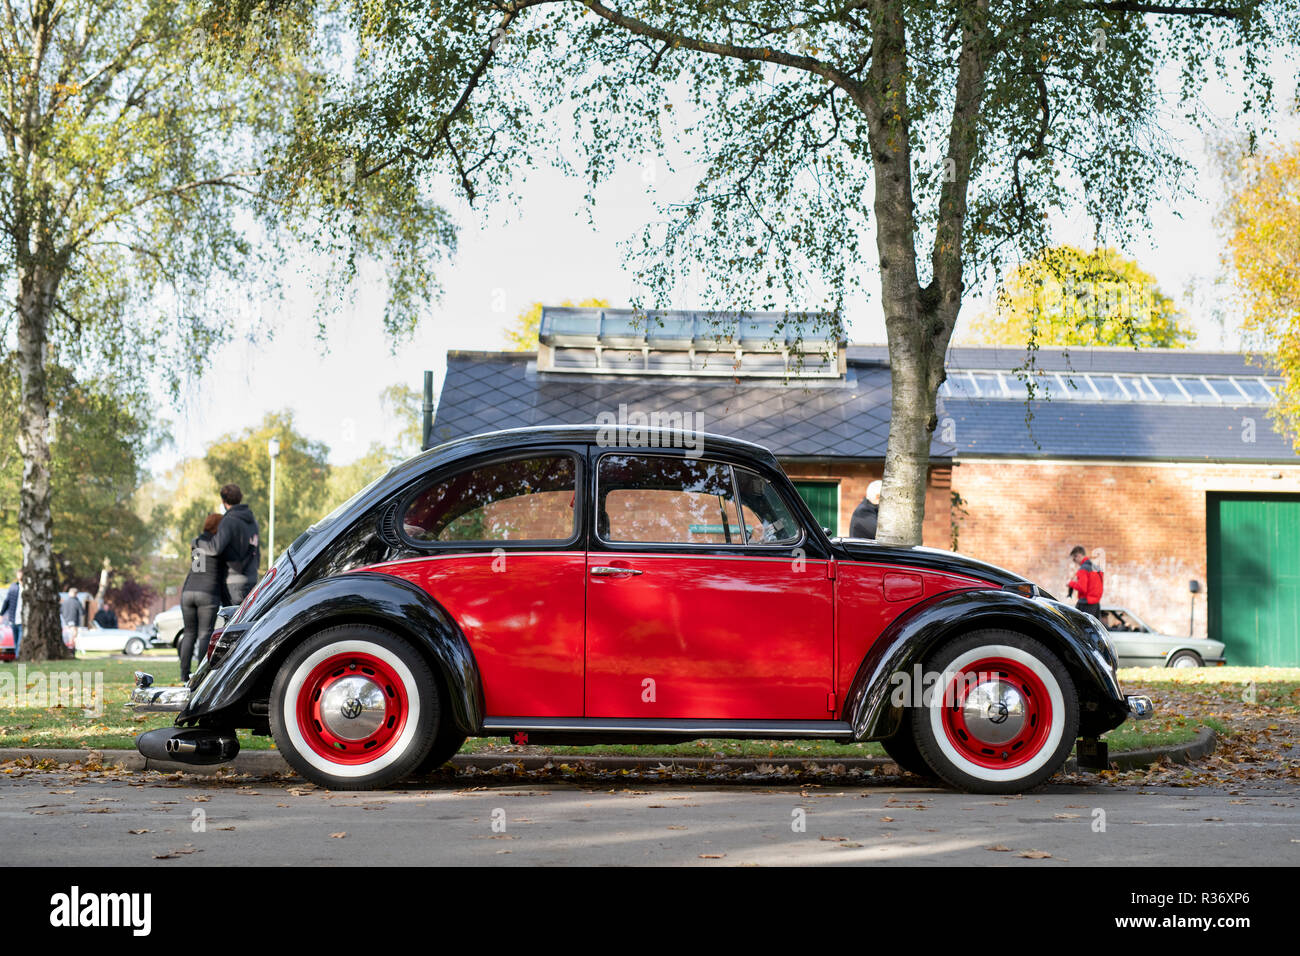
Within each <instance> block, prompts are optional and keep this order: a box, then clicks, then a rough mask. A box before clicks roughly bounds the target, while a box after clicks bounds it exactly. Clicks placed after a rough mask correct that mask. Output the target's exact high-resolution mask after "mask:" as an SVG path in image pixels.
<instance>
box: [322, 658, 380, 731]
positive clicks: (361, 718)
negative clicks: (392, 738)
mask: <svg viewBox="0 0 1300 956" xmlns="http://www.w3.org/2000/svg"><path fill="white" fill-rule="evenodd" d="M384 701H385V694H384V689H383V688H382V687H380V686H379V685H378V684H377V683H375V682H374V681H373V680H371V679H370V678H369V677H364V676H362V675H359V674H349V675H348V676H347V677H343V678H340V679H339V680H336V681H335V682H334V683H333V684H331V685H330V686H329V688H328V689H327V690H326V691H325V693H323V694H322V695H321V699H320V710H319V713H320V721H321V723H322V724H324V725H325V727H326V729H327V730H329V732H330V733H331V734H333V735H334V736H335V737H338V738H339V739H341V740H364V739H366V738H367V737H369V736H370V735H371V734H373V733H375V731H377V730H379V728H380V727H381V726H383V723H384V717H385V714H386V707H385V704H384Z"/></svg>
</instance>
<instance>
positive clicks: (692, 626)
mask: <svg viewBox="0 0 1300 956" xmlns="http://www.w3.org/2000/svg"><path fill="white" fill-rule="evenodd" d="M826 563H827V562H825V561H806V562H802V570H800V571H794V570H792V564H793V562H792V561H791V560H790V558H789V557H782V558H775V557H759V556H742V555H736V556H734V557H732V556H729V555H698V556H697V555H689V554H649V553H636V554H628V553H625V552H621V553H610V552H592V553H590V554H589V555H588V564H589V565H591V566H597V565H604V566H610V567H628V568H631V569H634V570H639V571H642V572H643V573H642V574H640V575H636V576H626V577H623V576H616V577H593V576H590V575H589V576H588V579H587V642H586V644H587V698H586V705H587V706H586V716H588V717H617V718H647V719H656V718H699V719H710V718H720V719H734V720H747V719H752V720H785V719H789V720H819V719H820V720H825V719H829V718H830V717H831V714H830V712H829V711H828V710H827V698H828V695H829V694H830V692H831V690H832V689H833V684H832V680H833V661H834V617H833V590H832V589H833V582H832V581H830V580H829V579H828V578H827V575H826ZM647 680H651V681H653V682H654V683H653V685H649V684H646V681H647ZM651 690H653V693H651V692H650V691H651Z"/></svg>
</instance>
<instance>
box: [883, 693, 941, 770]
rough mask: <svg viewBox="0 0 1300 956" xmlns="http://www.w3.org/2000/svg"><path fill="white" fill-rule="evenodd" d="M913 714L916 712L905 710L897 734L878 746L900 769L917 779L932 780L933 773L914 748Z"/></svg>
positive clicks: (915, 747) (923, 712)
mask: <svg viewBox="0 0 1300 956" xmlns="http://www.w3.org/2000/svg"><path fill="white" fill-rule="evenodd" d="M915 713H916V711H914V710H911V709H909V710H905V711H904V712H903V721H902V723H901V724H900V725H899V728H898V730H897V732H895V734H894V736H892V737H889V738H886V739H885V740H882V741H880V745H881V746H882V747H884V748H885V753H887V754H889V759H890V760H892V761H894V763H896V764H898V766H899V768H900V769H902V770H906V771H907V772H908V773H911V774H915V775H916V776H918V777H930V778H933V777H934V771H933V770H931V769H930V765H929V764H928V763H926V762H925V758H924V757H922V756H921V751H920V750H919V749H918V748H917V746H916V737H915V736H914V735H913V732H912V718H913V716H914V715H915ZM921 714H922V715H924V714H925V711H921Z"/></svg>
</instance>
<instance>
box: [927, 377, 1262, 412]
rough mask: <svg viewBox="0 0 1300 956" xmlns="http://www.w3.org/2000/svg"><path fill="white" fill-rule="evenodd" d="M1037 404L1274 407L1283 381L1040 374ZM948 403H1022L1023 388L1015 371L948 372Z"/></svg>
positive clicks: (945, 387) (944, 391)
mask: <svg viewBox="0 0 1300 956" xmlns="http://www.w3.org/2000/svg"><path fill="white" fill-rule="evenodd" d="M1036 381H1037V383H1038V388H1037V389H1036V390H1035V393H1036V397H1037V398H1039V399H1042V398H1050V399H1051V400H1052V401H1062V400H1065V401H1076V402H1146V403H1157V402H1159V403H1163V404H1169V405H1200V404H1206V405H1271V404H1273V401H1274V393H1275V390H1276V389H1277V388H1279V387H1280V386H1281V380H1280V379H1276V378H1265V377H1263V376H1259V375H1232V376H1227V375H1215V376H1208V375H1133V374H1123V375H1121V374H1111V373H1106V372H1089V373H1087V374H1083V373H1079V372H1047V373H1039V374H1038V376H1037V378H1036ZM939 394H940V395H941V396H943V397H945V398H968V399H969V398H979V399H1011V400H1015V401H1024V399H1025V397H1026V395H1027V389H1026V387H1025V383H1024V382H1023V381H1022V380H1021V379H1019V378H1018V377H1017V376H1016V375H1015V373H1013V372H995V371H979V370H971V371H967V370H960V371H959V370H955V369H954V370H949V372H948V379H947V381H945V382H944V383H943V386H942V387H941V388H940V389H939Z"/></svg>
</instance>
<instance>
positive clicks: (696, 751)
mask: <svg viewBox="0 0 1300 956" xmlns="http://www.w3.org/2000/svg"><path fill="white" fill-rule="evenodd" d="M109 656H110V655H108V654H107V653H104V654H91V655H87V656H86V657H85V658H79V659H77V660H75V661H60V662H53V663H50V664H42V665H26V666H25V669H24V675H25V677H26V684H27V688H26V693H25V694H24V693H23V692H22V691H21V690H20V689H18V688H17V686H16V685H17V680H18V673H19V665H17V664H0V694H3V698H2V699H0V747H45V748H52V747H60V748H94V749H134V747H135V743H134V740H135V737H136V736H138V735H139V734H140V733H142V732H143V731H146V730H152V729H154V728H155V727H167V726H170V725H171V723H172V718H171V716H170V715H168V714H152V715H144V716H136V715H135V714H133V713H131V712H130V711H128V710H127V709H126V708H125V707H124V706H123V704H124V703H125V702H126V700H127V698H128V697H129V696H130V693H131V688H132V686H133V684H134V676H133V675H134V672H135V671H136V670H147V671H149V673H151V674H153V675H154V678H155V680H156V682H157V683H158V684H160V685H164V684H175V683H177V682H178V680H179V678H180V671H179V665H178V664H177V662H176V658H175V654H174V652H173V651H170V650H157V651H150V652H148V653H147V654H145V655H144V656H143V657H139V658H134V659H132V660H129V661H128V660H110V659H109ZM52 673H53V674H60V675H68V677H73V676H75V677H76V679H78V680H79V681H80V682H81V683H80V686H79V687H78V690H79V691H80V693H79V694H78V695H77V697H76V699H75V700H71V699H66V698H65V699H64V700H63V701H60V700H57V699H42V700H32V699H31V698H30V697H29V696H27V695H32V694H38V693H48V690H49V687H50V685H51V683H52V680H51V677H50V675H51V674H52ZM61 679H63V680H64V681H65V684H64V686H65V687H66V686H67V678H61ZM101 680H102V707H100V706H99V704H100V696H99V691H98V682H99V681H101ZM1120 682H1121V684H1122V686H1123V687H1124V688H1125V690H1126V692H1129V693H1134V692H1141V693H1148V694H1150V695H1151V696H1152V698H1153V699H1154V701H1155V703H1156V715H1155V716H1154V717H1153V718H1152V719H1151V720H1148V721H1143V722H1142V723H1140V724H1139V723H1137V722H1135V721H1131V720H1130V721H1127V722H1126V723H1124V724H1123V725H1121V726H1120V727H1118V728H1116V729H1115V730H1113V731H1111V732H1110V733H1109V734H1107V735H1106V739H1107V741H1108V742H1109V743H1110V747H1111V751H1112V752H1119V751H1124V750H1136V749H1141V748H1145V747H1152V746H1158V745H1160V744H1169V743H1181V742H1183V741H1186V740H1191V739H1192V738H1193V737H1195V736H1196V733H1197V731H1199V730H1200V728H1201V727H1205V726H1208V727H1213V728H1214V729H1215V730H1216V731H1218V732H1219V733H1221V734H1226V733H1230V732H1231V731H1232V727H1231V722H1230V720H1227V719H1225V717H1224V711H1225V710H1230V709H1231V707H1230V706H1229V705H1231V704H1234V703H1236V702H1238V701H1240V700H1241V699H1242V698H1243V694H1246V695H1248V696H1249V694H1250V692H1249V690H1248V688H1250V687H1251V685H1252V684H1253V688H1254V692H1253V696H1254V698H1255V700H1254V705H1253V706H1255V707H1258V708H1267V709H1276V710H1277V711H1278V713H1279V714H1295V713H1297V712H1300V668H1240V667H1218V668H1201V669H1197V670H1191V669H1187V670H1170V669H1161V668H1135V669H1126V670H1123V671H1121V672H1120ZM15 695H18V697H17V698H16V697H15ZM83 695H84V696H83ZM18 698H22V699H18ZM1162 698H1167V702H1166V703H1165V705H1164V706H1163V707H1162ZM1175 700H1176V701H1177V704H1176V705H1174V701H1175ZM24 702H30V703H33V704H37V705H39V706H25V707H17V706H12V705H13V704H16V703H24ZM86 704H89V705H90V706H89V708H87V707H86V706H84V705H86ZM46 705H50V706H46ZM1171 705H1174V706H1171ZM96 709H99V710H101V711H102V712H101V713H99V714H98V715H97V714H95V713H94V711H95V710H96ZM240 746H241V747H243V748H245V749H249V750H269V749H273V744H272V743H271V741H270V739H269V738H267V737H255V736H252V735H251V734H248V733H247V732H246V731H241V732H240ZM523 750H524V748H515V747H511V746H509V742H508V741H507V740H506V739H505V738H503V737H489V738H481V739H472V740H470V741H468V742H467V743H466V744H465V747H464V749H463V751H462V752H463V753H480V752H496V753H500V752H503V751H506V752H522V751H523ZM527 752H533V753H536V752H549V753H554V754H556V755H563V756H581V755H583V754H623V755H629V756H639V757H653V756H663V757H668V756H678V757H781V758H786V759H792V758H804V759H818V760H824V759H832V758H838V759H843V758H845V757H863V756H883V754H884V750H883V749H882V748H881V746H880V745H879V744H876V743H867V744H848V745H845V744H838V743H835V742H834V741H830V740H798V741H770V740H697V741H691V742H689V743H684V744H672V745H665V746H649V745H606V746H600V747H554V748H546V749H545V750H543V749H542V748H536V747H530V748H527Z"/></svg>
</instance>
